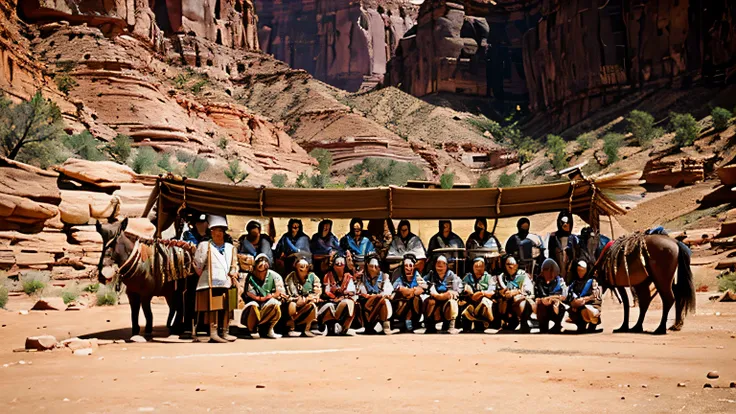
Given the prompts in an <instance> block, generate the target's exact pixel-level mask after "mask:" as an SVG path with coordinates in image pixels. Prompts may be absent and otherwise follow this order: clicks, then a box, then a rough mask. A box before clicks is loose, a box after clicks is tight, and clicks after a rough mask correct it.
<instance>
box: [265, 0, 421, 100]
mask: <svg viewBox="0 0 736 414" xmlns="http://www.w3.org/2000/svg"><path fill="white" fill-rule="evenodd" d="M256 6H257V11H258V16H259V39H260V44H261V48H262V49H263V51H265V52H266V53H269V54H271V55H273V56H274V57H276V58H277V59H279V60H282V61H284V62H286V63H288V64H289V65H290V66H291V67H293V68H298V69H305V70H306V71H308V72H309V73H311V74H312V75H314V76H315V77H316V78H317V79H319V80H322V81H324V82H327V83H328V84H330V85H333V86H337V87H338V88H341V89H345V90H348V91H357V90H358V89H360V87H361V85H363V83H364V82H367V83H373V84H375V83H377V81H380V80H381V79H382V78H383V75H384V74H385V72H386V62H387V61H388V59H389V58H390V57H391V56H393V53H394V51H395V49H396V47H397V46H398V42H399V39H401V38H402V37H403V36H404V34H405V33H406V32H407V31H409V29H411V27H412V26H413V24H414V22H413V19H412V17H411V15H412V14H413V11H414V10H415V9H416V8H415V6H413V5H412V4H411V3H410V2H408V1H405V2H404V1H380V0H379V1H375V0H374V1H366V0H363V1H359V0H337V1H335V0H314V1H304V0H275V1H271V0H268V1H267V0H256ZM379 10H380V13H379Z"/></svg>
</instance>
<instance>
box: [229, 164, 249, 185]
mask: <svg viewBox="0 0 736 414" xmlns="http://www.w3.org/2000/svg"><path fill="white" fill-rule="evenodd" d="M223 173H224V174H225V177H227V179H228V180H230V181H231V182H232V183H233V184H235V185H238V184H240V183H242V182H243V181H245V179H246V178H248V173H247V172H245V171H243V169H242V168H241V167H240V161H239V160H232V161H230V163H229V164H228V168H227V169H226V170H225V171H223Z"/></svg>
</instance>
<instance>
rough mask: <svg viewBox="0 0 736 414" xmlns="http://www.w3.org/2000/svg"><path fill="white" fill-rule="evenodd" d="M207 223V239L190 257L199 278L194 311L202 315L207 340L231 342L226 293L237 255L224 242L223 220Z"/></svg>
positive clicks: (232, 281) (234, 273)
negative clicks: (192, 256)
mask: <svg viewBox="0 0 736 414" xmlns="http://www.w3.org/2000/svg"><path fill="white" fill-rule="evenodd" d="M207 222H208V223H209V230H210V235H211V238H210V240H207V241H203V242H201V243H199V245H198V246H197V251H196V253H195V254H194V268H195V271H196V272H197V275H199V281H198V282H197V295H196V304H195V309H196V310H197V312H204V313H205V320H206V323H208V324H209V327H210V341H212V342H227V341H234V340H235V339H236V338H235V337H234V336H232V335H230V334H229V332H228V330H229V326H230V311H231V310H232V309H231V308H230V306H229V302H230V301H229V296H228V290H229V289H230V287H231V286H234V284H235V283H237V282H236V280H237V277H238V261H237V252H236V250H235V246H233V245H232V244H231V243H229V242H227V241H225V231H226V230H227V220H226V219H225V217H222V216H215V215H210V216H208V218H207ZM218 328H219V332H218Z"/></svg>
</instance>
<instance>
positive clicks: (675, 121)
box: [670, 112, 700, 147]
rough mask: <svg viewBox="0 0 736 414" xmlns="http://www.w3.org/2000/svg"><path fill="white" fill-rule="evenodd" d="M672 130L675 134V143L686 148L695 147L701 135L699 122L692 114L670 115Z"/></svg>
mask: <svg viewBox="0 0 736 414" xmlns="http://www.w3.org/2000/svg"><path fill="white" fill-rule="evenodd" d="M670 129H671V130H672V131H674V133H675V138H674V140H673V142H674V143H675V144H676V145H678V146H685V147H686V146H690V145H693V143H694V142H695V140H696V139H698V134H699V133H700V127H699V126H698V122H697V121H696V120H695V118H694V117H693V116H692V115H690V114H678V113H674V112H673V113H672V114H670Z"/></svg>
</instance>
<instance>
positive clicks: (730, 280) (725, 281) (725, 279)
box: [718, 272, 736, 292]
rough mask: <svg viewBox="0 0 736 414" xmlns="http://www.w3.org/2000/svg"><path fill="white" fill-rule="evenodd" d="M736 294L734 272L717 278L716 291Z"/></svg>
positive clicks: (735, 276)
mask: <svg viewBox="0 0 736 414" xmlns="http://www.w3.org/2000/svg"><path fill="white" fill-rule="evenodd" d="M727 290H730V291H732V292H736V272H727V273H724V274H723V275H721V276H719V277H718V291H719V292H725V291H727Z"/></svg>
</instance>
